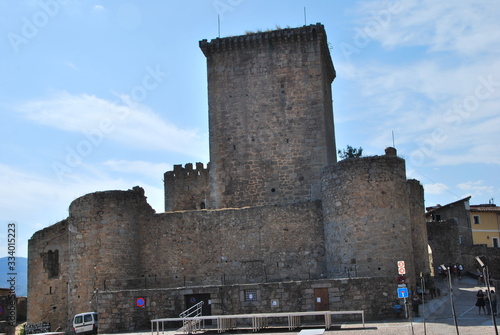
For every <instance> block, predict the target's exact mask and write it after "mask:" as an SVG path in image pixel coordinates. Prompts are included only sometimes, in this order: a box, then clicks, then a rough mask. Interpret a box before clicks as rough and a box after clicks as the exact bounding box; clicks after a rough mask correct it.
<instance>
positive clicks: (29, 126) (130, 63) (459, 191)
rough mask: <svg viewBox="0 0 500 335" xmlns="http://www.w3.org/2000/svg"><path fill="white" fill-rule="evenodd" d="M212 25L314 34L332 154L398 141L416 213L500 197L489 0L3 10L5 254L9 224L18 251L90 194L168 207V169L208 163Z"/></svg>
mask: <svg viewBox="0 0 500 335" xmlns="http://www.w3.org/2000/svg"><path fill="white" fill-rule="evenodd" d="M304 7H305V8H306V10H305V15H304ZM218 16H219V17H220V36H221V37H226V36H234V35H242V34H245V32H247V31H257V30H267V29H275V28H276V27H281V28H286V27H298V26H302V25H304V23H307V24H315V23H316V22H320V23H322V24H324V25H325V28H326V30H327V35H328V39H329V43H330V48H331V55H332V59H333V62H334V65H335V68H336V70H337V78H336V80H335V81H334V83H333V100H334V118H335V131H336V141H337V147H338V148H340V149H342V148H345V147H346V146H347V145H351V146H354V147H362V148H363V149H364V154H366V155H380V154H383V152H384V148H385V147H387V146H392V143H393V136H392V134H393V133H394V141H395V145H396V148H397V149H398V154H399V155H400V156H401V157H403V158H405V159H406V161H407V174H408V178H415V179H418V180H420V182H421V183H422V184H423V185H424V188H425V200H426V206H430V205H435V204H437V203H440V204H446V203H449V202H453V201H455V200H458V199H460V198H462V197H465V196H469V195H471V196H472V199H471V203H472V204H480V203H487V202H488V201H489V200H490V199H491V198H495V197H496V198H498V201H496V202H500V198H499V197H500V194H499V191H500V182H499V179H498V167H499V165H500V141H499V135H498V133H499V129H500V113H499V111H500V110H499V109H500V57H499V53H500V21H499V20H498V17H500V3H499V2H498V1H493V0H483V1H480V2H478V1H472V0H471V1H467V0H461V1H431V0H419V1H414V0H405V1H399V0H390V1H378V0H373V1H351V0H349V1H347V0H346V1H330V0H328V1H327V0H307V1H305V0H302V1H299V0H288V1H269V0H268V1H263V0H199V1H198V0H195V1H147V2H146V1H133V0H132V1H109V0H108V1H104V0H102V1H93V0H89V1H83V0H81V1H80V0H40V1H35V0H33V1H7V0H0V53H1V55H2V57H1V59H0V115H1V123H0V136H1V141H0V153H1V155H0V225H3V227H1V226H0V245H2V246H4V245H6V243H5V242H6V240H5V238H6V235H7V224H8V223H9V222H16V223H17V243H18V247H17V254H18V256H26V254H27V240H28V239H29V238H30V237H31V236H32V234H33V233H34V232H35V231H37V230H39V229H42V228H44V227H47V226H49V225H52V224H54V223H56V222H58V221H60V220H62V219H65V218H66V217H67V216H68V206H69V204H70V203H71V201H73V200H74V199H75V198H77V197H80V196H82V195H84V194H87V193H90V192H95V191H103V190H115V189H117V190H126V189H130V188H132V187H133V186H136V185H139V186H142V187H143V188H144V189H145V191H146V196H147V197H148V201H149V202H150V204H151V205H152V206H153V207H154V208H155V210H156V211H157V212H162V211H163V182H162V178H163V173H164V172H165V171H167V170H170V169H172V166H173V165H174V164H185V163H195V162H203V163H207V162H208V160H209V157H208V117H207V80H206V62H205V57H204V56H203V53H202V52H201V50H200V49H199V47H198V41H200V40H202V39H208V40H210V39H213V38H216V37H218V35H219V32H218V24H217V21H218V20H217V17H218ZM6 254H7V250H6V249H5V250H0V257H1V256H4V255H6Z"/></svg>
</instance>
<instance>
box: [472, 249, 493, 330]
mask: <svg viewBox="0 0 500 335" xmlns="http://www.w3.org/2000/svg"><path fill="white" fill-rule="evenodd" d="M476 261H477V262H478V263H479V265H481V268H482V269H483V278H484V280H486V287H487V288H488V292H487V294H488V303H489V304H490V311H491V319H492V320H493V327H495V334H496V335H498V329H497V320H496V317H495V313H493V306H492V302H491V290H490V275H489V272H488V265H486V264H484V262H483V261H482V260H481V258H480V257H479V256H476Z"/></svg>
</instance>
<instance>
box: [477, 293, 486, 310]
mask: <svg viewBox="0 0 500 335" xmlns="http://www.w3.org/2000/svg"><path fill="white" fill-rule="evenodd" d="M476 298H477V300H476V306H477V307H479V315H481V308H482V309H483V313H484V314H486V310H485V309H484V306H485V305H486V302H485V301H484V293H483V290H479V291H477V294H476Z"/></svg>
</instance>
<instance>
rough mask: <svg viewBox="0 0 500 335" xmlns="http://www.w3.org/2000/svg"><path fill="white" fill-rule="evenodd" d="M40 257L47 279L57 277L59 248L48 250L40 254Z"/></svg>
mask: <svg viewBox="0 0 500 335" xmlns="http://www.w3.org/2000/svg"><path fill="white" fill-rule="evenodd" d="M42 258H43V267H44V268H45V271H47V274H48V277H49V279H52V278H57V277H58V276H59V250H57V249H56V250H54V251H52V250H49V251H48V252H47V253H44V254H42Z"/></svg>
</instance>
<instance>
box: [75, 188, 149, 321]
mask: <svg viewBox="0 0 500 335" xmlns="http://www.w3.org/2000/svg"><path fill="white" fill-rule="evenodd" d="M153 214H154V210H153V209H152V208H151V207H150V206H149V204H148V203H147V202H146V197H145V196H144V190H142V189H141V188H139V187H135V188H134V189H133V190H129V191H106V192H96V193H91V194H87V195H85V196H83V197H80V198H78V199H76V200H75V201H73V202H72V203H71V205H70V208H69V219H68V221H69V227H68V230H69V233H68V234H69V242H68V248H69V254H70V256H69V260H68V285H69V291H68V315H69V316H72V315H74V314H77V313H83V312H88V311H94V310H96V304H97V300H96V299H97V292H98V290H101V289H102V288H103V283H104V282H105V281H106V280H111V279H116V278H131V277H135V276H137V273H140V272H141V270H142V267H143V266H147V264H141V263H140V251H141V248H142V246H143V244H144V241H143V240H141V239H140V238H138V237H139V234H140V232H141V231H142V230H143V229H145V228H146V227H147V222H148V221H150V220H151V218H152V216H153ZM123 288H126V287H123Z"/></svg>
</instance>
